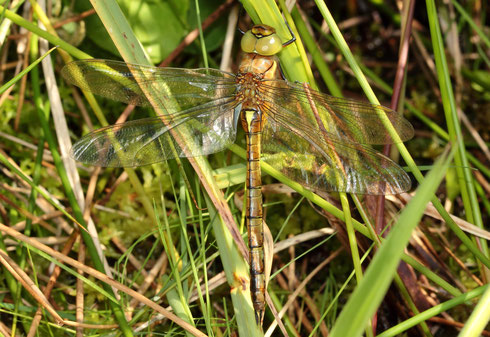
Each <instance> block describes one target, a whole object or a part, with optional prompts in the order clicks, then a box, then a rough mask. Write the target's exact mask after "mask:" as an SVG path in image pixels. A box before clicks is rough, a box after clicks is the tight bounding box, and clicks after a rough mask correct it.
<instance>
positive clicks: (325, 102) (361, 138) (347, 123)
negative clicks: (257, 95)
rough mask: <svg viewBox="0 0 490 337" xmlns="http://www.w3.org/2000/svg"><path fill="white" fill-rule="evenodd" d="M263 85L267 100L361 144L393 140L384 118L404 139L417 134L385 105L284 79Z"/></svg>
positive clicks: (335, 134)
mask: <svg viewBox="0 0 490 337" xmlns="http://www.w3.org/2000/svg"><path fill="white" fill-rule="evenodd" d="M261 88H263V89H262V90H263V91H262V92H261V94H262V95H263V97H264V100H265V102H267V103H266V104H270V105H274V106H277V107H286V108H288V109H290V110H293V111H294V112H295V113H294V115H297V114H300V115H301V116H302V118H303V119H306V120H307V122H308V123H310V124H313V125H317V124H318V125H321V126H320V127H321V128H323V129H325V130H326V131H327V132H328V133H329V134H330V137H336V138H337V139H346V140H348V141H351V142H356V143H361V144H388V143H393V142H394V141H393V139H392V138H391V137H390V136H389V134H388V132H387V131H386V128H385V126H384V125H383V122H382V120H381V118H387V119H388V120H389V121H390V122H391V124H392V125H393V127H394V128H395V130H396V131H397V133H398V135H399V137H400V139H401V141H405V140H408V139H410V138H412V136H413V127H412V125H411V124H410V122H408V121H407V120H406V119H405V118H404V117H403V115H402V114H400V113H398V112H396V111H394V110H391V109H389V108H386V107H384V106H381V105H375V104H370V103H363V102H359V101H355V100H350V99H343V98H338V97H334V96H330V95H327V94H323V93H320V92H318V91H316V90H313V89H311V88H309V87H308V86H307V85H306V84H293V83H289V82H287V81H283V80H269V81H264V82H263V85H262V86H261ZM276 110H277V111H278V113H281V111H282V109H280V108H278V109H276ZM272 113H274V112H272ZM380 116H386V117H380Z"/></svg>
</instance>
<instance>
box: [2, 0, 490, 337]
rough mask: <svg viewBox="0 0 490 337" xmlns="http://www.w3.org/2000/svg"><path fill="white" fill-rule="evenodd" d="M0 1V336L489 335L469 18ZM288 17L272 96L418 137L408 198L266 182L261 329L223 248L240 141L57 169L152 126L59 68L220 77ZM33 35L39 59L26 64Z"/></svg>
mask: <svg viewBox="0 0 490 337" xmlns="http://www.w3.org/2000/svg"><path fill="white" fill-rule="evenodd" d="M0 4H1V6H2V7H1V8H0V10H1V15H2V16H1V18H2V20H1V22H0V43H1V48H0V83H2V84H3V85H2V87H1V88H0V121H1V123H0V137H1V141H0V162H1V164H0V168H1V174H0V216H1V218H0V219H1V220H0V222H1V224H0V230H1V232H0V233H1V235H0V263H2V268H1V270H0V335H1V334H3V335H5V336H24V335H30V336H34V335H38V336H48V335H49V336H62V335H63V336H65V335H70V336H71V335H78V336H96V335H97V336H106V335H107V336H108V335H124V336H136V335H155V336H158V335H179V336H180V335H184V334H187V335H213V336H234V335H236V334H239V335H240V336H261V335H263V334H266V335H272V334H274V335H278V336H279V335H286V334H288V335H291V336H308V335H311V336H327V335H330V336H359V335H361V334H365V335H367V336H479V335H485V336H487V335H490V331H489V330H488V326H487V324H488V320H489V318H490V310H488V307H489V305H490V303H489V302H490V290H489V288H488V278H489V277H490V273H489V268H490V260H489V252H488V247H487V240H488V239H489V237H490V235H489V233H488V225H486V224H488V215H489V214H490V203H489V200H488V195H489V193H490V185H489V183H488V179H489V178H490V170H489V167H488V164H489V160H490V152H489V150H488V141H489V136H490V135H489V127H488V125H489V121H490V115H489V114H490V109H489V101H490V96H489V89H490V76H489V68H490V40H489V39H488V36H489V32H490V27H489V25H488V14H489V10H488V3H487V2H485V1H479V0H475V1H466V2H461V3H460V2H457V1H455V0H453V1H444V2H443V1H433V0H432V1H431V0H427V1H426V2H420V1H419V2H416V3H415V1H413V0H411V1H410V0H406V1H398V2H395V1H389V2H378V1H374V0H373V1H363V0H358V1H354V0H352V1H346V2H333V1H332V2H327V3H325V2H321V1H309V0H305V1H298V2H293V3H288V4H285V3H283V2H282V1H279V3H278V4H276V3H275V2H274V1H269V0H267V1H245V0H244V1H243V2H242V4H239V3H237V2H233V1H226V2H221V1H209V0H206V1H201V2H199V1H195V2H194V1H185V0H175V1H131V0H120V1H118V2H117V3H116V2H114V1H112V0H106V1H95V0H94V1H90V2H89V1H88V0H87V1H83V0H77V1H68V0H63V1H52V2H51V1H48V2H47V3H46V4H44V3H43V2H41V1H37V2H36V1H30V2H24V1H0ZM281 13H283V15H281ZM285 21H287V22H288V24H289V26H290V27H291V29H292V31H293V32H294V35H295V36H296V39H297V42H296V43H295V44H293V45H291V46H288V47H287V48H285V49H284V50H283V52H281V54H280V59H281V64H282V68H283V71H284V73H285V75H286V77H287V78H288V80H290V81H300V82H308V83H309V84H310V85H312V86H318V88H319V89H320V90H321V91H323V92H327V93H330V94H332V95H334V96H344V97H350V98H355V99H360V100H366V98H367V99H368V100H369V101H371V102H373V103H376V102H377V101H378V100H379V101H380V102H382V104H383V105H386V106H392V107H393V108H395V109H397V110H399V111H404V113H405V115H406V117H407V118H408V119H409V120H410V121H411V122H412V124H413V125H414V127H415V130H416V132H415V137H414V139H413V140H411V141H409V142H407V143H406V144H396V145H397V146H396V147H393V148H392V149H391V155H392V157H394V158H400V162H401V163H403V162H405V164H406V165H407V169H408V170H409V171H410V172H411V175H412V177H413V182H414V184H413V190H412V191H410V193H409V194H404V195H400V196H388V197H387V200H380V199H378V198H373V197H371V198H369V197H364V196H354V195H351V196H346V195H345V194H344V195H343V194H340V195H336V194H332V195H329V196H325V195H323V196H318V195H314V194H313V193H311V192H308V191H307V190H305V189H303V188H302V187H301V186H299V185H298V184H297V183H295V182H293V181H289V180H288V179H287V178H286V177H284V176H281V175H279V174H277V173H274V172H270V171H268V170H267V169H264V171H265V174H264V178H263V181H264V202H265V212H266V222H267V225H268V226H269V228H270V231H271V233H272V238H273V240H274V242H275V248H274V249H275V252H276V253H275V254H274V260H273V265H272V275H271V279H270V284H269V287H268V292H269V295H270V297H271V300H270V302H269V306H271V304H272V305H273V307H274V308H276V309H277V311H281V312H282V315H284V316H282V323H283V325H282V326H279V327H277V326H276V324H275V323H273V322H274V316H273V314H272V312H271V311H267V314H266V317H265V320H264V325H263V326H264V329H263V331H262V330H261V329H260V328H259V327H258V326H257V325H256V324H255V318H254V314H253V309H252V307H251V304H250V298H249V292H248V281H247V280H248V265H247V263H246V262H245V260H244V259H243V257H242V254H243V253H244V252H245V246H244V244H243V241H241V237H240V236H241V235H242V236H244V235H246V234H244V233H246V230H245V229H244V218H243V207H242V205H243V189H244V177H245V162H244V150H243V149H244V147H245V143H244V137H240V136H241V135H240V134H239V135H238V137H237V144H236V145H235V146H233V147H231V148H230V150H229V151H224V152H222V153H218V154H214V155H212V156H209V157H208V158H196V159H191V160H182V161H169V162H166V163H161V164H155V165H151V166H146V167H141V168H137V169H134V170H133V169H103V170H99V169H96V168H93V167H84V166H82V165H79V164H77V167H75V163H74V162H73V161H72V160H71V159H70V158H69V156H68V152H69V148H70V146H71V145H70V143H71V142H72V141H74V140H76V139H78V138H79V137H80V136H81V135H83V134H85V133H87V132H88V131H90V130H92V129H96V128H99V127H101V126H104V125H107V124H108V123H109V124H112V123H115V122H116V121H121V118H122V119H123V120H124V119H139V118H143V117H147V116H151V115H152V113H153V112H152V111H151V110H149V109H146V110H145V109H141V108H138V109H136V110H134V111H133V108H132V107H127V106H124V105H123V104H121V103H118V102H113V101H109V100H106V99H102V98H100V97H98V98H94V96H92V95H90V93H81V92H80V91H79V90H78V89H76V88H73V87H71V86H69V85H68V84H67V83H65V82H64V80H63V79H62V78H61V76H59V71H60V69H61V67H62V66H63V65H64V64H65V63H66V62H68V61H69V60H70V59H71V58H82V59H83V58H90V57H97V58H107V59H123V60H125V61H127V62H133V63H141V64H145V63H146V64H150V62H151V64H162V65H166V66H172V67H180V68H199V67H211V68H220V69H224V70H229V71H235V70H236V68H237V62H238V59H239V58H238V57H237V55H238V53H239V43H238V41H239V33H237V31H236V25H237V24H238V26H239V27H241V28H242V29H244V30H246V29H247V28H248V27H250V26H251V25H252V24H253V23H254V22H255V23H266V24H269V25H272V26H274V27H276V28H277V30H278V33H279V35H280V36H281V37H284V39H287V38H288V37H289V36H290V32H289V30H288V28H287V26H286V25H285ZM42 25H43V26H44V27H45V29H44V28H41V26H42ZM201 25H202V30H196V27H200V26H201ZM41 38H43V39H46V40H47V41H48V42H49V46H50V47H52V46H57V49H56V50H55V51H52V52H51V54H50V56H49V57H47V58H44V59H43V61H42V62H43V63H42V68H41V63H39V61H41V56H43V55H44V54H45V53H46V52H47V51H48V49H49V48H50V47H47V45H48V44H47V43H45V42H42V41H40V39H41ZM143 50H144V52H143ZM44 56H45V55H44ZM27 72H28V74H27ZM390 102H391V103H390ZM380 132H382V130H380ZM451 149H452V150H453V151H451ZM380 150H383V149H380ZM385 150H387V149H385ZM434 163H435V164H434ZM420 171H423V172H424V174H422V173H421V172H420ZM76 172H79V177H80V178H79V180H78V178H77V177H78V173H76ZM429 202H430V204H429ZM386 225H389V226H388V227H386V228H385V226H386ZM485 225H486V226H485ZM269 248H270V249H272V245H270V247H269ZM167 307H168V308H170V310H171V312H172V313H173V314H172V313H171V312H169V311H167V310H166V309H165V308H167ZM174 314H175V315H174ZM485 329H486V330H485Z"/></svg>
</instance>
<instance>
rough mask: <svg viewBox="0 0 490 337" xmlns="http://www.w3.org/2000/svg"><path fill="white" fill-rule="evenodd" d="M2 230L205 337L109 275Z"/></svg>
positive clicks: (29, 239)
mask: <svg viewBox="0 0 490 337" xmlns="http://www.w3.org/2000/svg"><path fill="white" fill-rule="evenodd" d="M0 230H1V231H3V232H4V233H5V234H7V235H10V236H12V237H13V238H15V239H17V240H20V241H23V242H24V243H25V244H28V245H30V246H32V247H34V248H37V249H39V250H41V251H43V252H45V253H47V254H49V255H51V256H52V257H53V258H55V259H57V260H59V261H61V262H63V263H66V264H69V265H71V266H73V267H75V268H77V269H80V270H81V271H83V272H85V273H87V274H88V275H90V276H93V277H95V278H97V279H98V280H100V281H103V282H105V283H107V284H109V285H110V286H112V287H114V288H116V289H118V290H120V291H123V292H125V293H126V294H128V295H129V296H131V297H133V298H135V299H138V301H140V302H142V303H144V304H145V305H147V306H149V307H150V308H152V309H153V310H155V311H157V312H159V313H160V314H162V315H164V316H165V317H166V318H168V319H170V320H172V321H173V322H175V323H176V324H178V325H179V326H181V327H182V328H183V329H185V330H187V331H189V332H191V333H192V334H194V335H195V336H202V337H204V336H205V334H203V333H202V332H200V331H199V330H197V329H196V328H195V327H193V326H192V325H190V324H189V323H187V322H185V321H183V320H182V319H180V318H179V317H177V316H176V315H174V314H173V313H171V312H169V311H167V310H166V309H164V308H162V307H161V306H159V305H158V304H156V303H155V302H153V301H151V300H150V299H148V298H146V297H144V296H142V295H141V294H139V293H138V292H136V291H134V290H133V289H131V288H129V287H127V286H125V285H123V284H120V283H119V282H116V281H114V280H113V279H111V278H109V277H108V276H107V275H105V274H103V273H101V272H99V271H97V270H95V269H93V268H90V267H87V266H86V265H84V264H81V263H79V262H78V261H76V260H74V259H72V258H70V257H68V256H66V255H63V254H60V253H59V252H57V251H55V250H54V249H51V248H50V247H48V246H45V245H42V244H40V243H39V242H37V241H35V240H32V239H31V238H29V237H27V236H25V235H23V234H21V233H19V232H17V231H14V230H12V229H11V228H9V227H7V226H5V225H3V224H0ZM2 254H4V253H2ZM41 295H42V293H41ZM56 316H58V315H57V314H56ZM58 317H59V316H58ZM61 322H63V323H64V324H71V322H67V321H64V320H61ZM75 325H76V324H75ZM84 326H87V325H84Z"/></svg>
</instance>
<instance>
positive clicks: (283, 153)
mask: <svg viewBox="0 0 490 337" xmlns="http://www.w3.org/2000/svg"><path fill="white" fill-rule="evenodd" d="M262 109H263V110H264V112H265V113H266V114H267V115H268V116H267V123H266V124H265V126H264V130H263V141H262V160H264V161H265V162H267V163H268V164H270V165H271V166H273V167H274V168H275V169H277V170H279V171H280V172H282V173H283V174H284V175H286V176H288V177H289V178H290V179H293V180H295V181H297V182H298V183H300V184H302V185H303V186H305V187H307V188H309V189H311V190H313V191H320V192H330V191H338V192H348V193H358V194H375V195H379V194H398V193H402V192H405V191H407V190H409V189H410V184H411V182H410V178H409V177H408V175H407V174H406V173H405V171H403V169H402V168H401V167H400V166H398V165H397V164H396V163H395V162H393V161H392V160H391V159H389V158H387V157H385V156H383V155H382V154H381V153H378V152H376V151H374V150H373V149H371V148H370V147H368V146H365V145H362V144H359V143H355V142H350V141H347V140H346V139H345V138H339V135H338V134H330V133H328V132H326V131H325V130H322V129H320V128H319V127H318V126H317V125H314V124H312V123H310V122H309V120H308V119H302V118H301V117H300V116H299V115H298V114H297V111H294V110H290V109H287V108H286V107H284V106H281V107H272V106H263V107H262ZM279 109H280V111H279Z"/></svg>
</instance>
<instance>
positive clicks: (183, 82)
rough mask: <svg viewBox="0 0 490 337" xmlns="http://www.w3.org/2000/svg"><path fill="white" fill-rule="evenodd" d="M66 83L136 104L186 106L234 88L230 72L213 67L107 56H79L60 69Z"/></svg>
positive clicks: (170, 109) (172, 108)
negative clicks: (175, 65) (138, 61)
mask: <svg viewBox="0 0 490 337" xmlns="http://www.w3.org/2000/svg"><path fill="white" fill-rule="evenodd" d="M61 73H62V75H63V77H64V78H65V79H66V80H67V81H68V82H70V83H72V84H74V85H76V86H78V87H80V88H82V89H84V90H88V91H90V92H93V93H94V94H97V95H101V96H104V97H107V98H110V99H113V100H116V101H121V102H124V103H128V104H134V105H139V106H154V107H164V108H165V111H166V113H174V112H178V111H183V110H187V109H189V108H191V107H193V106H197V105H200V104H204V103H206V102H208V101H209V100H213V99H216V98H217V97H230V96H232V95H234V93H235V91H236V83H235V77H234V75H233V74H230V73H227V72H224V71H220V70H216V69H180V68H159V67H151V66H143V65H137V64H130V63H124V62H120V61H110V60H98V59H91V60H79V61H74V62H71V63H68V64H67V65H66V66H65V67H64V68H63V69H62V71H61Z"/></svg>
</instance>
